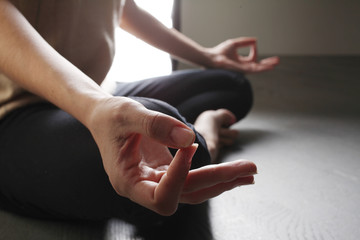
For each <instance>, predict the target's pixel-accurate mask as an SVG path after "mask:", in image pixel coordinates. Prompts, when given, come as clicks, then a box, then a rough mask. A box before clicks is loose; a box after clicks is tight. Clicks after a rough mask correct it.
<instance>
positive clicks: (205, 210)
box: [0, 202, 213, 240]
mask: <svg viewBox="0 0 360 240" xmlns="http://www.w3.org/2000/svg"><path fill="white" fill-rule="evenodd" d="M0 239H11V240H20V239H21V240H33V239H34V240H35V239H36V240H39V239H40V240H41V239H51V240H57V239H59V240H60V239H61V240H73V239H74V240H75V239H76V240H85V239H86V240H93V239H94V240H95V239H96V240H115V239H116V240H117V239H124V240H126V239H138V240H151V239H157V240H161V239H175V240H176V239H179V240H180V239H204V240H210V239H213V236H212V231H211V224H210V220H209V204H208V203H207V202H205V203H203V204H200V205H194V206H186V207H183V208H182V209H181V211H178V212H177V213H176V214H175V215H173V216H171V217H169V218H167V219H166V221H164V222H162V223H157V224H156V225H151V226H150V225H149V226H148V227H144V226H142V227H140V226H133V225H130V224H128V223H125V222H123V221H121V220H116V219H112V220H109V221H104V222H78V221H76V222H73V221H66V222H65V221H49V220H46V221H45V220H39V219H34V218H27V217H23V216H19V215H15V214H12V213H9V212H6V211H3V210H0Z"/></svg>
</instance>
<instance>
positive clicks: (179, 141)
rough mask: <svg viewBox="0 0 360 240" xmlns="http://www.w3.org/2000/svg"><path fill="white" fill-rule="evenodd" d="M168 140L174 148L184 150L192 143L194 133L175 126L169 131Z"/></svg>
mask: <svg viewBox="0 0 360 240" xmlns="http://www.w3.org/2000/svg"><path fill="white" fill-rule="evenodd" d="M170 138H171V140H172V142H173V145H174V147H177V148H186V147H189V146H191V144H193V143H194V141H195V133H194V131H192V130H191V129H188V128H184V127H179V126H177V127H174V128H173V129H172V130H171V133H170Z"/></svg>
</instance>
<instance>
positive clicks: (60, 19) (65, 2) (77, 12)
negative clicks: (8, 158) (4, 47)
mask: <svg viewBox="0 0 360 240" xmlns="http://www.w3.org/2000/svg"><path fill="white" fill-rule="evenodd" d="M11 2H12V3H13V4H14V5H15V6H16V7H17V8H18V9H19V11H20V12H21V13H22V14H23V15H24V16H25V17H26V19H27V20H28V21H29V22H30V24H31V25H32V26H33V27H34V28H35V29H36V30H37V31H38V32H39V33H40V34H41V36H42V37H43V38H44V39H45V40H46V41H47V42H48V43H49V44H50V45H51V46H52V47H53V48H54V49H55V50H57V51H58V52H59V53H60V54H61V55H62V56H64V57H65V58H66V59H68V60H69V61H70V62H72V63H73V64H74V65H75V66H77V67H78V68H79V69H80V70H81V71H83V72H84V73H85V74H87V75H88V76H89V77H90V78H92V79H93V80H95V81H96V82H101V81H102V80H103V79H104V78H105V77H106V74H107V72H108V71H109V69H110V67H111V63H112V60H113V57H114V51H115V49H114V30H115V27H116V26H118V24H119V18H120V14H121V3H120V2H121V0H31V1H29V0H11ZM36 101H42V100H41V99H40V98H39V97H37V96H35V95H33V94H31V93H29V92H27V91H26V90H25V89H23V88H21V87H20V86H19V85H17V84H16V83H15V82H14V81H12V80H11V79H10V78H8V77H7V76H5V75H4V74H2V73H1V72H0V118H2V117H4V116H5V115H6V114H7V113H9V112H10V111H12V110H14V109H16V108H18V107H20V106H25V105H26V104H30V103H33V102H36Z"/></svg>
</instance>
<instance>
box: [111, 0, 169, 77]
mask: <svg viewBox="0 0 360 240" xmlns="http://www.w3.org/2000/svg"><path fill="white" fill-rule="evenodd" d="M135 2H136V3H137V4H138V6H139V7H141V8H143V9H145V10H146V11H148V12H150V13H151V14H152V15H153V16H155V17H156V18H157V19H158V20H160V21H161V22H162V23H163V24H165V25H166V26H167V27H172V19H171V12H172V7H173V0H156V1H149V0H136V1H135ZM115 34H116V35H115V36H116V54H115V58H114V62H113V65H112V67H111V69H110V72H109V74H108V76H107V81H119V82H131V81H136V80H141V79H146V78H151V77H155V76H161V75H168V74H170V73H171V69H172V67H171V60H170V56H169V54H167V53H165V52H162V51H160V50H158V49H156V48H154V47H152V46H150V45H148V44H146V43H144V42H142V41H141V40H139V39H137V38H135V37H134V36H132V35H130V34H128V33H127V32H125V31H123V30H122V29H120V28H118V29H117V30H116V33H115Z"/></svg>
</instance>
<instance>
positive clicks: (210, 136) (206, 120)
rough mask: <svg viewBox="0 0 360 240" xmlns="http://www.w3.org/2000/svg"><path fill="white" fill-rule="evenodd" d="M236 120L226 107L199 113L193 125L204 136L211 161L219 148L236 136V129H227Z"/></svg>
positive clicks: (214, 159) (216, 155)
mask: <svg viewBox="0 0 360 240" xmlns="http://www.w3.org/2000/svg"><path fill="white" fill-rule="evenodd" d="M235 122H236V117H235V116H234V114H233V113H232V112H230V111H229V110H226V109H218V110H208V111H205V112H203V113H201V114H200V115H199V117H198V118H197V119H196V121H195V123H194V126H195V129H196V130H197V131H198V132H199V133H200V134H201V135H202V136H203V137H204V138H205V141H206V144H207V146H208V150H209V152H210V156H211V161H212V162H215V161H216V159H217V157H218V154H219V150H220V148H221V147H223V146H230V145H232V144H233V143H234V141H235V139H236V138H237V136H238V131H236V130H233V129H229V127H230V126H231V125H232V124H234V123H235Z"/></svg>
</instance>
